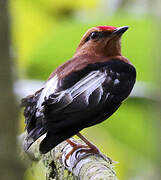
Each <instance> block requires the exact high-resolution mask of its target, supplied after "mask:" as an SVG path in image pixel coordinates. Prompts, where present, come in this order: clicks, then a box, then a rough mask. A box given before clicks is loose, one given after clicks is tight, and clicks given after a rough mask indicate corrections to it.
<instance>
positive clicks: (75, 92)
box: [36, 71, 107, 117]
mask: <svg viewBox="0 0 161 180" xmlns="http://www.w3.org/2000/svg"><path fill="white" fill-rule="evenodd" d="M106 78H107V74H106V72H105V71H104V72H101V71H92V72H91V73H89V74H88V75H87V76H85V77H84V78H82V79H81V80H80V81H78V82H77V83H76V84H74V85H73V86H72V87H70V88H68V89H66V90H63V91H57V92H56V90H58V89H59V87H58V78H57V77H56V76H54V77H53V78H52V79H50V80H49V81H48V82H47V83H46V84H45V85H44V89H43V91H42V93H41V95H40V98H39V100H38V103H37V113H36V116H37V117H38V116H41V114H42V110H43V106H42V103H43V102H44V101H45V100H47V99H48V98H52V97H49V96H50V95H51V94H54V95H55V97H54V98H52V104H55V103H56V104H57V103H60V104H61V107H58V108H56V109H55V111H57V110H60V109H62V108H64V107H66V106H68V105H69V104H71V103H72V102H73V100H74V99H76V98H78V97H79V96H81V95H83V97H84V101H85V103H86V105H88V104H89V97H90V95H91V94H92V93H93V92H94V91H95V90H98V91H99V93H98V97H97V102H99V101H100V100H101V97H102V95H103V88H102V84H103V82H104V81H105V79H106Z"/></svg>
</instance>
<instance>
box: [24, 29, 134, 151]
mask: <svg viewBox="0 0 161 180" xmlns="http://www.w3.org/2000/svg"><path fill="white" fill-rule="evenodd" d="M127 29H128V27H127V26H124V27H119V28H117V27H113V26H97V27H93V28H91V29H89V30H88V31H87V32H86V33H85V35H84V36H83V37H82V39H81V41H80V44H79V45H78V48H77V49H76V52H75V54H74V56H73V57H72V58H71V59H70V60H69V61H67V62H65V63H64V64H63V65H61V66H59V67H58V68H57V69H56V70H55V71H54V72H53V73H52V74H51V75H50V76H49V79H48V80H47V81H46V83H45V84H44V86H43V87H42V88H41V89H40V90H39V91H37V92H36V93H35V94H33V95H31V96H27V97H26V98H24V99H22V106H24V107H25V110H24V116H25V118H26V130H27V133H28V135H27V139H26V149H28V148H29V147H30V146H31V145H32V143H34V142H35V141H36V140H37V139H38V138H39V137H40V136H42V135H43V134H45V133H46V137H45V138H44V139H43V141H42V142H41V144H40V151H41V153H47V152H48V151H50V150H51V149H52V148H54V147H55V146H56V145H58V144H59V143H61V142H62V141H64V140H67V142H68V143H70V144H71V145H72V143H71V141H70V140H69V138H70V137H71V136H73V135H76V134H77V135H78V136H79V137H80V138H81V139H82V140H83V141H85V143H86V144H87V145H88V146H89V147H91V148H94V146H93V145H92V143H90V142H89V141H88V140H87V139H86V138H85V137H83V136H82V135H81V134H80V133H79V132H80V131H81V130H82V129H84V128H87V127H89V126H93V125H96V124H98V123H100V122H102V121H104V120H105V119H107V118H109V117H110V116H111V115H112V114H113V113H114V112H115V111H116V110H117V109H118V108H119V106H120V105H121V103H122V102H123V101H124V100H125V99H126V98H127V97H128V96H129V94H130V92H131V90H132V88H133V86H134V84H135V79H136V70H135V68H134V66H133V65H132V64H131V63H130V62H129V60H128V59H127V58H125V57H124V56H122V54H121V36H122V34H123V33H124V32H125V31H126V30H127Z"/></svg>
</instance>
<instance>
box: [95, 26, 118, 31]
mask: <svg viewBox="0 0 161 180" xmlns="http://www.w3.org/2000/svg"><path fill="white" fill-rule="evenodd" d="M97 28H99V29H100V30H103V31H105V30H106V31H107V30H109V31H112V30H115V29H116V27H114V26H97Z"/></svg>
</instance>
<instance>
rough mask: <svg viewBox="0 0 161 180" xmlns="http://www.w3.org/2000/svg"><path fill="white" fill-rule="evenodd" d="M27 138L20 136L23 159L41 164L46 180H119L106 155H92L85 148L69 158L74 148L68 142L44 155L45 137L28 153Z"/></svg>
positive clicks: (76, 141)
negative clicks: (42, 146)
mask: <svg viewBox="0 0 161 180" xmlns="http://www.w3.org/2000/svg"><path fill="white" fill-rule="evenodd" d="M25 138H26V133H23V134H21V135H20V136H19V144H20V147H21V152H22V155H23V157H26V158H29V159H30V160H31V161H33V162H38V163H41V165H42V167H43V171H44V177H46V180H54V179H56V180H64V179H66V180H69V179H81V180H88V179H90V180H97V179H105V180H117V177H116V173H115V172H114V170H113V163H112V160H111V159H110V158H107V157H105V156H104V155H101V154H98V155H96V154H92V153H89V152H88V151H87V152H86V151H84V150H85V148H78V149H76V150H75V151H74V152H73V153H72V154H71V155H70V156H69V157H68V153H69V152H70V151H71V150H72V147H71V146H70V145H69V144H68V143H67V142H66V141H64V142H62V143H61V144H59V145H58V146H56V147H55V148H54V149H53V150H52V151H50V152H49V153H47V154H43V155H42V154H41V153H40V151H39V144H40V142H41V140H42V139H43V138H44V137H41V138H39V139H38V140H37V141H36V142H35V143H34V144H33V145H32V146H31V147H30V149H29V151H28V152H24V150H23V149H24V148H23V147H24V142H25ZM71 140H72V141H74V142H75V143H77V144H82V145H84V143H83V142H82V141H80V140H79V141H78V140H76V139H73V138H71ZM41 171H42V170H41Z"/></svg>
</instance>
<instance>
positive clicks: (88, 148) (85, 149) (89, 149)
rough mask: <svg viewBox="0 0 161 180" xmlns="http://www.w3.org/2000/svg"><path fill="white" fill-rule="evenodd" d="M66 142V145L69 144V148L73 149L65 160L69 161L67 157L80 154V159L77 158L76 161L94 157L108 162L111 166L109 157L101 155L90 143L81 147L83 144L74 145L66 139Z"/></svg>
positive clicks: (74, 143)
mask: <svg viewBox="0 0 161 180" xmlns="http://www.w3.org/2000/svg"><path fill="white" fill-rule="evenodd" d="M66 141H67V142H68V144H70V146H72V147H73V148H72V150H71V151H70V152H69V153H68V154H67V155H66V160H67V159H69V157H70V156H72V154H73V153H74V152H77V154H78V153H80V154H81V156H80V158H78V161H79V160H80V159H84V158H85V157H87V156H89V155H96V156H99V157H101V158H103V159H104V160H105V161H109V162H110V164H112V160H111V159H110V158H109V157H107V156H105V155H104V154H102V153H101V152H100V150H99V149H98V148H97V147H96V146H95V145H94V144H92V143H91V142H90V144H89V142H88V145H83V144H79V143H76V142H74V141H72V140H71V139H67V140H66Z"/></svg>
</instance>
